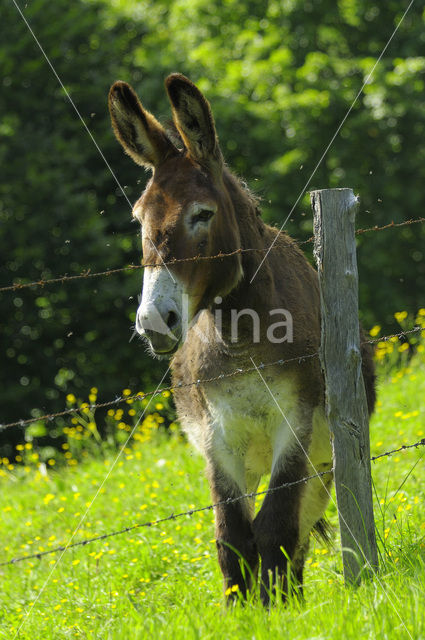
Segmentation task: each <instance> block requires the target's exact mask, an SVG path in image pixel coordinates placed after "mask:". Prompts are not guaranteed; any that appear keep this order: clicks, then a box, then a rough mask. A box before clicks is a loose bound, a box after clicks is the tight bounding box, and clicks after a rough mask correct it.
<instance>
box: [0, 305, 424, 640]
mask: <svg viewBox="0 0 425 640" xmlns="http://www.w3.org/2000/svg"><path fill="white" fill-rule="evenodd" d="M423 315H424V316H425V311H424V313H423ZM422 319H423V318H422ZM403 320H404V318H400V321H401V322H403ZM378 332H379V328H374V329H373V330H372V335H377V334H378ZM422 333H423V332H422ZM380 344H381V343H380ZM405 351H406V349H405V347H403V345H401V344H400V343H397V342H396V341H393V342H388V343H382V344H381V346H380V347H379V348H378V352H377V357H378V359H379V361H380V363H379V368H380V371H381V375H380V380H379V393H378V406H377V410H376V413H375V415H374V416H373V419H372V422H371V451H372V455H376V454H379V453H381V452H384V451H387V450H389V449H393V448H396V447H398V446H400V445H402V444H410V443H412V442H415V441H418V440H420V439H421V438H422V437H424V436H425V354H424V348H423V343H422V344H419V346H418V347H417V351H416V354H415V355H414V357H413V358H411V359H410V360H409V361H408V360H407V357H408V356H407V354H406V353H405ZM395 358H396V359H397V361H398V367H397V368H395V364H394V362H395V360H394V359H395ZM391 359H393V360H394V362H392V360H391ZM390 365H391V366H390ZM126 393H128V395H129V394H130V393H131V391H130V390H126ZM91 396H92V397H91V398H89V401H90V402H92V401H93V397H94V398H95V397H96V389H94V388H93V389H92V390H91ZM169 396H170V394H169V393H167V392H166V393H165V394H164V396H163V397H162V396H159V397H156V398H154V399H152V400H151V401H150V404H149V405H148V400H147V399H146V400H144V401H143V402H140V403H139V404H138V403H137V402H136V403H134V402H131V401H129V402H128V404H124V408H123V407H121V409H118V410H111V411H110V413H109V415H108V420H110V423H111V428H110V432H109V433H110V434H112V427H113V426H114V425H115V432H114V438H115V439H116V441H112V440H113V438H112V435H111V436H110V437H109V440H107V441H104V440H102V441H100V437H99V434H98V432H97V426H96V417H95V416H94V415H92V414H91V413H90V411H89V409H88V408H87V405H85V406H83V408H82V410H81V414H79V417H74V418H73V420H74V422H71V421H70V425H69V427H67V429H68V431H67V432H66V435H67V440H66V442H65V443H64V444H63V445H62V453H61V454H60V455H54V454H53V452H45V451H44V452H39V451H37V450H36V449H35V448H34V447H33V445H32V443H31V440H29V441H27V442H25V443H22V444H21V445H18V459H17V461H16V462H15V461H14V462H13V463H11V462H10V461H8V460H5V459H4V460H3V465H2V466H1V467H0V485H1V489H0V490H1V502H0V513H1V522H2V526H1V534H0V562H2V561H6V560H8V559H10V558H13V557H17V556H21V555H26V554H32V553H37V552H42V551H45V550H48V549H51V548H54V547H56V546H58V545H61V544H65V543H67V542H68V541H69V540H70V538H71V536H72V535H73V532H74V531H75V529H76V527H77V526H79V528H78V531H77V532H76V533H75V536H74V537H73V541H74V542H75V541H78V540H83V539H85V538H90V537H92V536H95V535H97V534H103V533H108V532H110V531H113V530H119V529H121V528H125V527H128V526H131V525H135V524H139V523H144V522H147V521H151V520H156V519H159V518H163V517H166V516H169V515H170V514H172V513H178V512H183V511H186V510H188V509H194V508H195V507H200V506H204V505H205V506H206V505H208V504H209V502H210V497H209V492H208V487H207V482H206V479H205V477H204V474H203V467H204V464H203V461H202V459H201V458H200V457H199V455H198V454H197V453H196V452H194V451H193V450H192V448H191V447H190V446H189V445H188V444H187V443H186V441H185V440H184V439H183V438H182V436H181V435H180V433H179V430H178V427H177V425H175V424H174V423H173V422H172V421H171V426H170V427H169V428H168V429H167V430H165V429H163V428H162V425H163V424H164V422H166V423H167V424H169V423H170V420H171V417H170V416H171V415H172V409H171V408H170V404H169V403H170V400H171V398H170V397H169ZM75 402H76V399H75V398H74V397H73V396H72V395H70V396H68V404H69V405H70V406H72V404H73V403H75ZM143 404H144V405H145V406H144V407H143ZM142 408H144V410H145V412H146V413H145V415H144V418H143V420H142V421H141V424H140V426H139V428H138V429H137V432H136V434H135V437H134V438H132V439H131V441H130V442H129V443H128V444H127V445H126V446H125V447H124V450H123V452H122V454H121V455H120V457H119V458H118V459H117V455H118V451H119V447H117V446H116V445H117V443H118V444H120V443H124V441H125V438H126V437H127V436H128V432H129V431H130V429H131V428H132V425H133V424H134V420H136V419H137V417H138V415H139V412H140V410H142ZM167 416H168V418H167ZM132 421H133V422H132ZM49 453H50V454H51V455H50V457H49V455H48V454H49ZM424 460H425V447H419V448H418V449H409V450H406V451H402V452H400V453H398V454H394V455H392V456H390V457H385V458H382V459H380V460H377V461H376V462H375V463H373V465H372V473H373V482H374V490H375V518H376V530H377V536H378V541H379V552H380V571H379V575H378V576H377V578H376V579H375V580H373V581H372V582H368V583H364V584H362V585H361V586H360V587H359V588H357V589H354V588H346V587H345V586H344V584H343V579H342V573H341V570H342V567H341V556H340V552H339V541H338V532H337V513H336V508H335V505H334V504H333V503H331V504H330V506H329V509H328V516H329V519H330V521H331V523H332V525H333V528H334V532H335V535H334V542H333V547H332V548H330V547H326V546H323V545H322V544H321V543H319V542H317V541H315V540H314V539H312V544H311V548H310V553H309V557H308V560H307V567H306V571H305V602H303V603H300V602H299V601H297V600H296V599H292V600H291V601H290V602H289V603H288V604H287V605H286V606H282V605H280V604H278V605H276V606H274V607H272V608H271V610H270V611H266V610H264V609H263V608H262V607H261V606H260V604H259V602H258V598H257V597H256V595H255V594H254V595H253V597H252V598H251V600H250V601H249V602H248V603H247V604H245V605H242V604H241V603H240V602H236V603H235V604H234V605H232V606H231V607H229V608H226V607H225V605H224V603H223V597H222V592H221V575H220V572H219V569H218V565H217V561H216V557H215V544H214V539H213V536H214V529H213V513H212V511H210V510H206V511H201V512H199V513H195V514H193V515H192V516H184V517H180V518H176V519H174V520H169V521H166V522H163V523H161V524H159V525H157V526H151V527H140V528H137V529H134V530H132V531H130V532H128V533H125V534H122V535H117V536H114V537H109V538H107V539H105V540H101V541H98V542H93V543H91V544H88V545H86V546H81V547H77V548H75V549H72V550H69V551H67V552H65V553H64V554H61V553H57V554H54V555H49V556H46V557H43V558H41V559H40V560H37V559H34V560H27V561H24V562H20V563H17V564H13V565H8V566H2V567H0V591H1V596H0V602H1V607H0V637H1V638H7V639H12V638H15V637H18V638H20V639H28V640H30V639H31V640H33V639H34V638H43V640H51V639H52V640H53V639H57V638H61V639H62V638H80V639H92V638H93V639H102V640H103V639H105V640H125V639H127V638H128V639H139V638H173V639H184V640H192V639H194V640H195V639H197V638H202V639H207V638H211V639H213V638H214V640H216V639H219V638H232V639H236V638H240V639H244V640H245V639H255V640H262V639H266V638H271V637H275V636H276V634H278V637H285V638H291V639H300V640H301V639H307V638H308V639H313V638H314V639H319V638H323V639H325V638H326V639H327V640H329V639H332V638H338V639H339V638H344V639H347V638H353V639H354V638H355V639H356V640H358V639H359V638H378V637H379V638H380V639H385V638H397V639H399V638H414V639H415V640H416V639H419V638H425V606H424V603H425V483H424V471H425V464H424ZM263 488H265V485H263V486H262V487H260V489H263Z"/></svg>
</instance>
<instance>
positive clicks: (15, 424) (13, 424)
mask: <svg viewBox="0 0 425 640" xmlns="http://www.w3.org/2000/svg"><path fill="white" fill-rule="evenodd" d="M418 331H424V329H423V328H422V327H414V328H413V329H408V330H407V331H400V332H399V333H393V334H391V335H387V336H382V337H381V338H374V339H372V340H365V341H363V342H362V343H361V344H362V345H364V344H376V343H378V342H386V341H388V340H391V339H392V338H398V339H400V338H401V337H402V336H407V335H409V334H412V333H417V332H418ZM316 356H319V352H318V351H316V352H314V353H309V354H305V355H303V356H297V357H295V358H288V359H287V360H284V359H282V358H281V359H279V360H274V361H273V362H267V363H264V362H262V363H260V364H259V365H258V367H257V368H258V369H265V368H268V367H276V366H283V365H285V364H288V363H291V362H298V364H302V363H303V362H304V361H305V360H307V359H309V358H315V357H316ZM257 368H256V367H247V368H245V369H241V368H237V369H234V370H233V371H230V372H229V373H221V374H220V375H218V376H214V377H212V378H204V379H199V380H195V381H194V382H179V383H178V384H177V385H170V386H167V387H162V388H161V389H157V390H156V391H147V392H146V393H136V394H134V395H129V396H118V397H117V398H115V399H114V400H108V401H106V402H100V403H97V404H88V403H83V404H82V405H80V406H79V407H71V408H69V409H64V410H63V411H57V412H55V413H48V414H45V415H41V416H35V417H33V418H26V419H25V420H15V421H14V422H8V423H6V424H0V432H1V431H4V430H5V429H8V428H9V427H25V426H26V425H28V424H32V423H34V422H38V421H40V420H46V421H51V420H53V419H54V418H60V417H62V416H67V415H71V414H73V413H78V412H80V411H83V410H85V409H88V410H90V411H95V410H96V409H105V408H106V407H112V406H115V405H117V404H122V403H123V402H128V401H130V402H134V401H136V400H144V399H145V398H149V397H151V396H157V395H160V394H161V393H163V392H164V391H170V392H172V391H174V389H176V388H179V389H180V388H187V387H194V386H198V385H200V384H208V383H211V382H217V381H219V380H223V379H226V378H233V377H234V376H239V375H242V374H245V373H253V372H254V371H256V370H257Z"/></svg>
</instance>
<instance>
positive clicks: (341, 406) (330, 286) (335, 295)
mask: <svg viewBox="0 0 425 640" xmlns="http://www.w3.org/2000/svg"><path fill="white" fill-rule="evenodd" d="M310 197H311V203H312V207H313V213H314V237H315V241H314V254H315V258H316V262H317V268H318V273H319V285H320V298H321V322H322V340H321V348H320V359H321V363H322V369H323V372H324V376H325V386H326V413H327V416H328V420H329V426H330V430H331V438H332V447H333V464H334V477H335V490H336V499H337V505H338V514H339V525H340V531H341V544H342V560H343V567H344V579H345V582H346V584H347V583H358V582H360V577H361V574H362V572H363V571H366V572H367V573H372V570H375V569H377V567H378V554H377V547H376V538H375V524H374V519H373V504H372V481H371V473H370V443H369V417H368V410H367V402H366V393H365V388H364V382H363V376H362V370H361V366H362V358H361V354H360V335H359V319H358V275H357V259H356V242H355V226H354V222H355V215H356V211H357V208H358V198H356V197H355V196H354V194H353V191H352V189H323V190H320V191H312V192H311V194H310Z"/></svg>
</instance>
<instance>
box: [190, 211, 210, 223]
mask: <svg viewBox="0 0 425 640" xmlns="http://www.w3.org/2000/svg"><path fill="white" fill-rule="evenodd" d="M213 215H214V211H211V209H201V211H198V212H197V213H195V215H194V216H193V217H192V224H197V223H198V222H208V221H209V220H211V218H212V217H213Z"/></svg>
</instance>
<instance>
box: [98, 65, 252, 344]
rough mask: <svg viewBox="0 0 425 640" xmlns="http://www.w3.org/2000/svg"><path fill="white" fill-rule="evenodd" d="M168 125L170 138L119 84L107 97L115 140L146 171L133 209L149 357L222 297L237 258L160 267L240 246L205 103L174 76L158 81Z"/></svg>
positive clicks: (235, 277)
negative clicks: (140, 254)
mask: <svg viewBox="0 0 425 640" xmlns="http://www.w3.org/2000/svg"><path fill="white" fill-rule="evenodd" d="M165 85H166V90H167V94H168V97H169V99H170V102H171V107H172V112H173V121H174V125H175V127H176V129H177V133H178V135H176V134H175V133H174V135H173V136H172V137H173V139H174V138H180V140H179V141H178V142H177V143H175V142H173V141H172V140H171V137H170V134H168V133H167V132H166V130H165V129H164V128H163V127H162V125H161V124H160V123H159V122H158V121H157V120H156V119H155V117H154V116H153V115H152V114H151V113H149V112H148V111H147V110H146V109H145V108H144V107H143V106H142V104H141V103H140V101H139V100H138V98H137V96H136V94H135V93H134V91H133V89H132V88H131V87H130V86H129V85H128V84H126V83H125V82H116V83H115V84H114V85H113V86H112V87H111V90H110V92H109V110H110V113H111V118H112V125H113V128H114V131H115V135H116V137H117V138H118V140H119V142H120V143H121V145H122V146H123V147H124V150H125V151H126V152H127V153H128V154H129V155H130V156H131V157H132V158H133V160H134V161H135V162H136V163H137V164H140V165H143V166H144V167H147V168H149V169H151V170H152V171H153V175H152V178H151V179H150V181H149V182H148V184H147V187H146V189H145V191H144V193H143V194H142V195H141V197H140V198H139V200H138V201H137V202H136V204H135V205H134V208H133V215H134V217H135V218H137V220H139V221H140V223H141V225H142V245H143V264H145V265H149V266H146V268H145V270H144V276H143V291H142V300H141V304H140V306H139V308H138V310H137V320H136V328H137V331H138V332H139V334H141V335H142V336H144V337H146V338H147V339H148V341H149V343H150V346H151V349H152V351H153V352H154V353H156V354H157V355H160V354H162V355H166V354H171V353H173V352H174V351H175V350H176V349H177V348H178V346H179V344H180V342H181V340H182V339H184V337H185V336H184V325H186V326H188V325H189V324H190V322H191V321H192V319H193V318H194V317H195V315H196V314H197V313H198V311H200V310H201V309H203V308H207V307H208V306H210V305H211V304H213V301H214V298H215V297H216V296H222V297H223V296H225V295H227V294H228V293H229V292H230V291H231V290H232V289H233V288H234V287H235V286H236V285H237V283H238V282H239V280H240V279H241V276H242V268H241V261H240V255H235V256H232V257H228V258H226V259H225V260H223V261H221V260H208V259H204V260H203V259H201V260H193V261H182V262H176V264H173V265H171V266H170V265H168V266H164V262H170V261H173V260H181V259H182V258H191V257H193V258H195V257H197V256H202V257H204V258H208V256H213V255H216V254H218V253H220V252H222V253H230V252H232V251H234V250H235V249H238V248H240V236H239V229H238V225H237V222H236V216H235V211H234V207H233V204H232V200H231V198H230V196H229V193H228V191H227V189H226V187H225V184H224V173H223V172H224V171H225V168H224V163H223V158H222V154H221V151H220V148H219V145H218V139H217V134H216V130H215V126H214V120H213V116H212V113H211V109H210V106H209V104H208V102H207V100H206V99H205V98H204V96H203V95H202V93H201V92H200V91H199V89H197V87H196V86H195V85H194V84H193V83H192V82H191V81H190V80H188V79H187V78H186V77H184V76H183V75H181V74H172V75H170V76H169V77H168V78H167V80H166V83H165Z"/></svg>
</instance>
